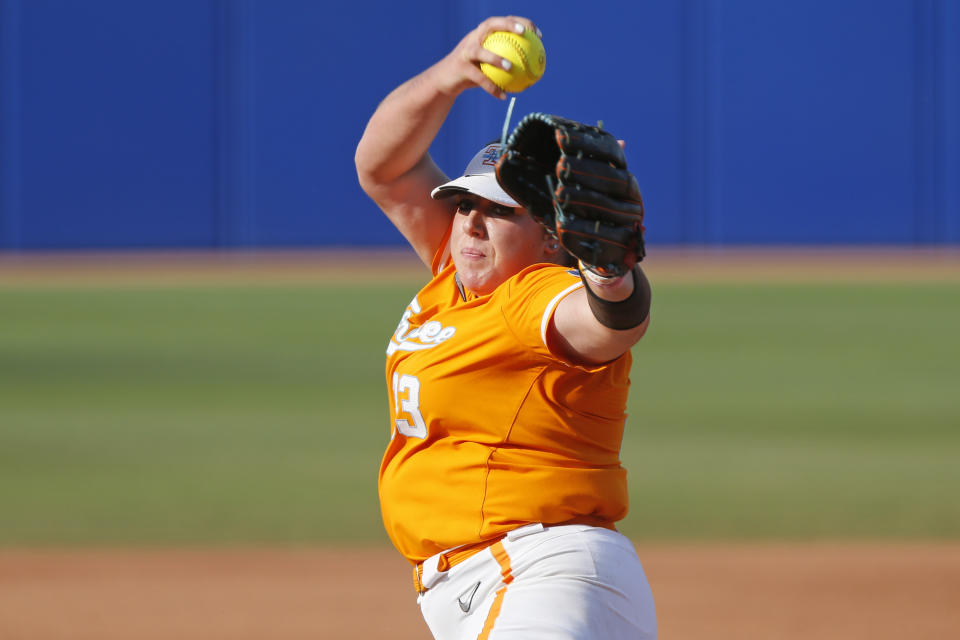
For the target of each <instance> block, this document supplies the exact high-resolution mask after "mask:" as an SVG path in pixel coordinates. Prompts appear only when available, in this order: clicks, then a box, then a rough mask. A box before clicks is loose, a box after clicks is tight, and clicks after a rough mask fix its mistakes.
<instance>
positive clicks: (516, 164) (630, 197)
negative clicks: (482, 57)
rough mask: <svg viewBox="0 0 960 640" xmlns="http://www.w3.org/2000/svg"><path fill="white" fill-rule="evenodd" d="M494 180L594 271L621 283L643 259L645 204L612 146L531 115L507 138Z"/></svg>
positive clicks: (595, 133) (585, 129)
mask: <svg viewBox="0 0 960 640" xmlns="http://www.w3.org/2000/svg"><path fill="white" fill-rule="evenodd" d="M497 181H498V182H499V183H500V186H501V187H503V189H504V191H506V192H507V193H508V194H510V196H511V197H512V198H513V199H514V200H516V201H517V202H519V203H520V204H522V205H523V206H524V207H525V208H526V209H527V210H529V211H530V213H531V214H532V215H533V217H534V218H536V219H537V220H538V221H540V223H541V224H543V225H544V226H545V227H546V228H547V229H548V230H549V231H550V232H551V233H552V234H554V235H555V236H556V237H557V238H559V240H560V242H561V244H563V246H564V248H565V249H566V250H567V251H569V252H570V253H571V254H573V255H574V256H575V257H576V258H578V259H579V260H580V261H581V262H582V263H583V264H584V265H585V266H587V267H588V268H590V269H591V270H592V271H595V272H596V273H598V274H600V275H604V276H619V275H622V274H624V273H626V272H628V271H629V270H630V269H632V268H633V265H634V264H636V263H637V262H639V261H640V260H642V259H643V256H644V245H643V230H644V229H643V201H642V199H641V198H640V187H639V186H638V185H637V179H636V178H635V177H634V175H633V174H632V173H630V172H629V171H627V161H626V158H625V157H624V155H623V149H622V148H621V147H620V144H619V142H617V139H616V138H615V137H614V136H612V135H611V134H610V133H608V132H606V131H604V130H603V129H601V128H599V127H593V126H589V125H586V124H583V123H580V122H576V121H574V120H568V119H566V118H561V117H559V116H552V115H547V114H544V113H531V114H530V115H528V116H526V117H524V118H523V120H521V121H520V122H519V123H518V124H517V127H516V128H515V129H514V130H513V133H511V134H510V137H509V138H507V143H506V146H505V148H504V150H503V153H502V154H501V156H500V159H499V160H498V161H497Z"/></svg>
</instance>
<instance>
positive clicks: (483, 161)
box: [430, 142, 521, 207]
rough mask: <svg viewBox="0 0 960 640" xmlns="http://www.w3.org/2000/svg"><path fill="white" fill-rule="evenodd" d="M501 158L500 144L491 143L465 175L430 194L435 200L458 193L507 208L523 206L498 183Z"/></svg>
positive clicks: (472, 161) (468, 167)
mask: <svg viewBox="0 0 960 640" xmlns="http://www.w3.org/2000/svg"><path fill="white" fill-rule="evenodd" d="M499 158H500V143H499V142H491V143H490V144H488V145H486V146H484V147H483V149H481V150H480V152H479V153H477V155H475V156H473V160H471V161H470V164H468V165H467V168H466V169H465V170H464V171H463V175H462V176H460V177H459V178H457V179H456V180H451V181H450V182H447V183H446V184H442V185H440V186H439V187H437V188H436V189H434V190H433V191H431V192H430V196H431V197H432V198H434V199H435V200H439V199H441V198H447V197H449V196H452V195H455V194H458V193H472V194H473V195H476V196H480V197H481V198H486V199H487V200H493V201H494V202H496V203H497V204H502V205H504V206H505V207H519V206H521V205H520V204H519V203H518V202H517V201H516V200H514V199H513V198H511V197H510V196H509V195H507V192H506V191H504V190H503V189H502V188H501V187H500V183H499V182H497V174H496V171H495V169H496V166H497V160H498V159H499Z"/></svg>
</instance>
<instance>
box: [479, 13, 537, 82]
mask: <svg viewBox="0 0 960 640" xmlns="http://www.w3.org/2000/svg"><path fill="white" fill-rule="evenodd" d="M483 48H484V49H487V50H489V51H492V52H494V53H495V54H497V55H498V56H501V57H503V58H506V59H507V60H509V61H510V62H511V63H512V64H513V66H512V67H511V68H510V71H506V70H504V69H503V68H502V67H498V66H495V65H492V64H487V63H485V62H481V63H480V70H481V71H483V74H484V75H485V76H487V77H488V78H490V79H491V80H493V82H494V84H496V85H497V86H498V87H500V88H501V89H503V90H504V91H509V92H511V93H518V92H520V91H523V90H524V89H526V88H527V87H529V86H530V85H532V84H533V83H534V82H536V81H537V80H539V79H540V76H542V75H543V70H544V68H546V65H547V52H546V51H544V49H543V43H542V42H541V41H540V38H538V37H537V34H536V33H534V32H533V31H530V30H529V29H527V30H526V31H524V32H523V34H519V33H513V32H512V31H494V32H493V33H491V34H490V35H489V36H487V38H486V40H484V41H483Z"/></svg>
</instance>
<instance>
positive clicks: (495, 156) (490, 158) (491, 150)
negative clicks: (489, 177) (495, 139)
mask: <svg viewBox="0 0 960 640" xmlns="http://www.w3.org/2000/svg"><path fill="white" fill-rule="evenodd" d="M499 159H500V145H498V144H492V145H490V146H489V147H487V148H486V149H484V150H483V163H482V164H485V165H487V166H490V167H495V166H497V160H499Z"/></svg>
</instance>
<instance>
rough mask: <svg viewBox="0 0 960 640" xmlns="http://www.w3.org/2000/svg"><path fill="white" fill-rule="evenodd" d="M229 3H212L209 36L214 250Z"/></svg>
mask: <svg viewBox="0 0 960 640" xmlns="http://www.w3.org/2000/svg"><path fill="white" fill-rule="evenodd" d="M226 2H228V0H214V2H212V3H211V11H212V13H213V19H212V20H211V24H212V26H213V33H212V34H211V38H210V40H211V43H212V47H211V48H212V49H213V50H212V52H211V64H212V65H213V72H212V74H211V76H212V77H213V87H212V89H213V114H212V119H213V122H211V127H210V135H211V138H212V144H211V148H212V149H213V153H212V156H213V157H212V158H211V159H210V163H211V175H212V176H213V178H212V179H213V211H212V216H213V241H214V245H215V246H217V247H221V246H223V243H224V242H223V241H224V226H225V225H226V221H227V217H228V212H227V198H226V196H227V171H226V166H227V162H226V159H227V149H226V135H225V134H226V131H225V128H226V110H227V109H226V103H227V100H226V83H227V62H226V61H227V55H226V53H227V43H226V30H227V24H226V22H227V8H226Z"/></svg>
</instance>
